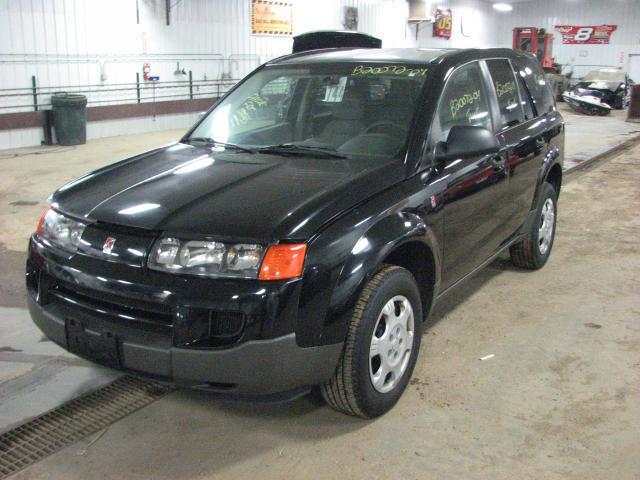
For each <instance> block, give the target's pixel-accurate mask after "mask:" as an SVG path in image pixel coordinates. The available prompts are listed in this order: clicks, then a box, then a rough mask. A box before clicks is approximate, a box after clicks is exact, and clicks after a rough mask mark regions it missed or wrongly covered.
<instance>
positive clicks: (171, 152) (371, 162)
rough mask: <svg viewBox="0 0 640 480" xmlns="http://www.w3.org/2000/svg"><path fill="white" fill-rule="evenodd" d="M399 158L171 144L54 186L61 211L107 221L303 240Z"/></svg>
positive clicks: (377, 185) (381, 180)
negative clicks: (339, 156)
mask: <svg viewBox="0 0 640 480" xmlns="http://www.w3.org/2000/svg"><path fill="white" fill-rule="evenodd" d="M403 172H404V169H403V168H402V166H401V165H400V164H399V161H398V160H391V159H387V160H382V159H375V158H371V157H369V158H362V157H353V158H350V159H336V158H326V157H322V158H315V157H314V158H309V157H299V156H291V155H289V156H279V155H273V154H268V155H267V154H258V153H256V154H251V153H243V152H236V151H228V152H216V151H214V150H212V149H211V148H210V147H200V146H198V147H197V146H192V145H186V144H181V143H178V144H174V145H171V146H168V147H164V148H160V149H157V150H153V151H151V152H147V153H144V154H142V155H139V156H136V157H133V158H130V159H128V160H124V161H122V162H119V163H116V164H113V165H110V166H108V167H105V168H102V169H100V170H96V171H94V172H92V173H89V174H87V175H85V176H83V177H81V178H79V179H77V180H74V181H72V182H70V183H68V184H66V185H65V186H63V187H61V188H60V189H59V190H57V191H56V192H55V193H54V194H53V196H52V199H51V201H52V203H54V204H57V208H58V209H59V210H61V211H63V212H66V213H68V214H71V215H75V216H78V217H85V218H87V219H90V220H93V221H99V222H105V223H107V224H114V225H124V226H128V227H135V228H142V229H148V230H156V231H157V230H162V231H165V232H168V233H175V234H182V235H184V234H187V235H191V234H193V235H212V236H216V237H220V238H222V239H224V238H228V239H239V240H241V239H254V240H262V241H267V242H268V241H274V240H281V239H301V240H302V239H306V238H308V237H310V236H311V235H313V233H314V232H316V231H317V230H318V229H319V228H320V227H322V225H323V224H325V223H326V222H328V221H330V220H331V219H332V218H334V217H335V216H336V215H339V214H340V213H341V212H342V211H344V210H346V209H349V208H350V207H353V206H354V205H356V204H357V203H359V202H361V201H362V200H364V199H366V198H368V197H370V196H372V195H374V194H375V193H377V192H379V191H381V190H383V189H385V188H388V187H389V186H391V185H392V184H394V183H396V182H398V181H400V180H401V179H402V178H403Z"/></svg>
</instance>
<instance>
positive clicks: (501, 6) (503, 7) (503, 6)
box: [493, 3, 513, 12]
mask: <svg viewBox="0 0 640 480" xmlns="http://www.w3.org/2000/svg"><path fill="white" fill-rule="evenodd" d="M493 8H495V9H496V10H498V11H499V12H510V11H511V10H513V7H512V6H511V5H509V4H508V3H494V4H493Z"/></svg>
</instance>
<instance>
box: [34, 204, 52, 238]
mask: <svg viewBox="0 0 640 480" xmlns="http://www.w3.org/2000/svg"><path fill="white" fill-rule="evenodd" d="M49 210H51V205H49V206H48V207H47V208H45V209H44V212H42V215H40V220H38V224H37V225H36V235H40V231H41V230H42V224H43V223H44V218H45V217H46V216H47V213H49Z"/></svg>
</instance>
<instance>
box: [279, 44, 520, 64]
mask: <svg viewBox="0 0 640 480" xmlns="http://www.w3.org/2000/svg"><path fill="white" fill-rule="evenodd" d="M525 56H526V55H525V54H523V53H522V52H517V51H515V50H512V49H510V48H484V49H478V48H470V49H453V48H327V49H323V50H309V51H306V52H300V53H295V54H292V55H285V56H283V57H279V58H276V59H274V60H271V61H269V62H267V64H268V65H276V64H277V65H296V64H310V63H330V62H372V63H378V62H379V63H411V64H430V63H442V62H443V61H445V60H446V61H447V63H450V62H451V63H457V62H468V61H471V60H475V59H483V58H492V57H506V58H515V57H525Z"/></svg>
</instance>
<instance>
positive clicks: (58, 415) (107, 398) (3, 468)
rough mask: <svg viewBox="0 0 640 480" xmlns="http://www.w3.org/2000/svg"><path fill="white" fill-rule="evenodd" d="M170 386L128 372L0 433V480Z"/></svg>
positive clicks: (103, 424)
mask: <svg viewBox="0 0 640 480" xmlns="http://www.w3.org/2000/svg"><path fill="white" fill-rule="evenodd" d="M173 389H174V388H173V387H170V386H167V385H163V384H160V383H157V382H154V381H150V380H144V379H140V378H137V377H132V376H129V375H126V376H123V377H120V378H118V379H117V380H115V381H114V382H112V383H110V384H108V385H106V386H104V387H102V388H100V389H98V390H95V391H93V392H90V393H88V394H86V395H83V396H81V397H78V398H76V399H74V400H71V401H69V402H67V403H65V404H63V405H61V406H60V407H58V408H56V409H55V410H51V411H50V412H47V413H45V414H43V415H40V416H39V417H36V418H34V419H32V420H30V421H28V422H27V423H25V424H23V425H20V426H18V427H16V428H14V429H12V430H9V431H8V432H5V433H3V434H2V435H0V479H4V478H7V477H8V476H9V475H13V474H14V473H16V472H18V471H19V470H22V469H23V468H26V467H28V466H29V465H33V464H34V463H36V462H38V461H40V460H42V459H43V458H45V457H47V456H49V455H51V454H53V453H55V452H57V451H59V450H62V449H63V448H65V447H67V446H69V445H71V444H73V443H75V442H77V441H79V440H81V439H83V438H84V437H86V436H87V435H91V434H92V433H95V432H98V431H99V430H102V429H103V428H106V427H108V426H109V425H111V424H112V423H114V422H116V421H117V420H119V419H121V418H123V417H125V416H127V415H129V414H130V413H133V412H135V411H136V410H138V409H140V408H142V407H144V406H145V405H148V404H149V403H151V402H153V401H155V400H157V399H159V398H161V397H163V396H164V395H166V394H167V393H169V392H171V391H172V390H173Z"/></svg>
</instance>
